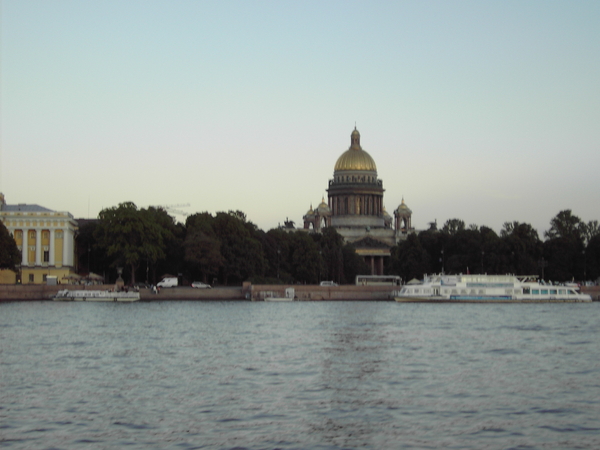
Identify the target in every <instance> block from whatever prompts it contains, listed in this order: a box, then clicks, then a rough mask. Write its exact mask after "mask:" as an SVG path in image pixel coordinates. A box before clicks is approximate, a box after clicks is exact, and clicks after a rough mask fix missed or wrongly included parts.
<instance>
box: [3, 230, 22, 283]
mask: <svg viewBox="0 0 600 450" xmlns="http://www.w3.org/2000/svg"><path fill="white" fill-rule="evenodd" d="M20 264H21V252H20V251H19V248H18V247H17V243H16V242H15V239H14V238H13V237H12V236H11V234H10V233H9V231H8V229H7V228H6V226H4V223H2V222H0V269H9V270H12V271H13V272H17V271H18V267H19V265H20Z"/></svg>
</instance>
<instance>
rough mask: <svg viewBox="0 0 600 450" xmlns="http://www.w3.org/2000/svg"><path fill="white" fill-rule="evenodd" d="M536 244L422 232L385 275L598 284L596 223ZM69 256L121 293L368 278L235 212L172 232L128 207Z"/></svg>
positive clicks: (328, 235)
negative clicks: (166, 278) (165, 280)
mask: <svg viewBox="0 0 600 450" xmlns="http://www.w3.org/2000/svg"><path fill="white" fill-rule="evenodd" d="M543 238H544V240H542V239H540V237H539V235H538V233H537V231H536V230H535V229H533V228H532V227H531V225H529V224H527V223H520V222H506V223H505V224H504V226H503V228H502V230H501V231H500V234H499V235H498V234H497V233H496V232H495V231H494V230H492V229H491V228H488V227H486V226H477V225H469V226H466V224H465V223H464V221H462V220H460V219H450V220H448V221H447V222H446V223H445V224H444V225H443V226H442V227H441V228H440V229H438V227H437V226H436V224H430V228H429V229H428V230H425V231H421V232H420V233H418V234H416V233H415V234H409V235H408V237H407V239H406V240H404V241H401V242H400V243H399V245H397V246H395V247H393V248H392V249H391V257H390V258H388V261H387V264H386V267H385V271H386V273H387V274H394V275H400V276H401V277H402V279H403V280H405V281H408V280H410V279H412V278H420V277H422V275H423V274H424V273H434V272H445V273H468V272H470V273H516V274H528V275H531V274H533V275H535V274H538V275H539V276H540V277H542V278H544V279H551V280H555V281H570V280H572V279H575V280H588V279H597V278H598V277H599V276H600V229H599V225H598V221H592V222H588V223H584V222H583V221H581V219H579V218H578V217H577V216H575V215H573V214H572V213H571V211H570V210H564V211H561V212H559V214H558V215H557V216H556V217H554V218H553V219H552V220H551V222H550V228H549V230H548V231H547V232H545V233H544V236H543ZM77 249H78V255H77V256H78V264H79V271H80V272H82V273H87V272H95V273H99V274H103V275H105V276H106V278H107V280H109V281H113V280H114V279H115V278H116V276H117V275H116V273H117V272H116V268H117V267H122V268H123V277H124V279H125V281H126V282H129V283H135V282H136V281H144V282H149V283H155V282H156V281H158V280H159V279H160V278H161V277H162V276H163V275H165V274H171V275H175V276H177V275H181V276H182V277H183V278H185V279H187V280H190V281H191V280H199V281H204V282H207V283H211V284H223V285H232V284H240V283H241V282H243V281H247V280H250V281H252V282H254V283H307V284H313V283H318V282H319V281H321V280H333V281H335V282H337V283H339V284H346V283H353V282H354V278H355V276H356V275H358V274H366V273H369V272H370V271H369V268H368V267H367V265H366V264H365V262H364V261H363V259H362V258H361V257H359V256H358V255H357V254H356V253H355V251H354V248H353V247H352V246H351V245H350V244H344V241H343V238H342V237H341V236H340V235H339V234H338V233H337V232H336V231H335V230H334V229H333V228H325V229H323V230H322V232H321V233H306V232H304V231H296V230H294V229H293V228H292V229H289V228H276V229H272V230H269V231H267V232H265V231H263V230H260V229H259V228H258V227H257V226H256V225H254V224H253V223H252V222H250V221H249V220H248V219H247V217H246V215H245V214H244V213H243V212H241V211H228V212H217V213H216V214H214V215H213V214H210V213H208V212H202V213H197V214H194V215H191V216H189V217H187V220H186V222H185V224H182V223H177V222H175V220H174V219H173V218H172V217H171V216H169V214H168V213H167V212H166V211H164V210H162V209H160V208H153V207H150V208H142V209H138V208H137V207H136V205H135V204H133V203H129V202H128V203H122V204H120V205H119V206H118V207H112V208H107V209H104V210H103V211H101V213H100V215H99V219H98V220H96V221H86V222H85V223H83V224H80V229H79V234H78V236H77Z"/></svg>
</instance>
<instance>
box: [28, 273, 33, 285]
mask: <svg viewBox="0 0 600 450" xmlns="http://www.w3.org/2000/svg"><path fill="white" fill-rule="evenodd" d="M29 282H30V283H33V274H32V273H30V274H29Z"/></svg>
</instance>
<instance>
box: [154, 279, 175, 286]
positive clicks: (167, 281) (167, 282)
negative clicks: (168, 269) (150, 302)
mask: <svg viewBox="0 0 600 450" xmlns="http://www.w3.org/2000/svg"><path fill="white" fill-rule="evenodd" d="M177 284H178V283H177V277H167V278H163V279H162V280H161V281H159V282H158V283H156V287H176V286H177Z"/></svg>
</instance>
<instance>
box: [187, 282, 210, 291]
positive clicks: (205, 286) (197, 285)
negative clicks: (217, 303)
mask: <svg viewBox="0 0 600 450" xmlns="http://www.w3.org/2000/svg"><path fill="white" fill-rule="evenodd" d="M192 287H193V288H196V289H212V286H211V285H210V284H206V283H202V282H201V281H194V282H193V283H192Z"/></svg>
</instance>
